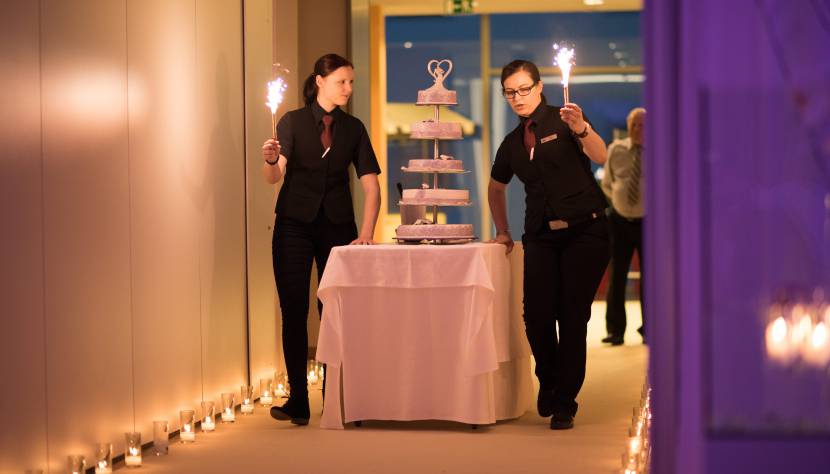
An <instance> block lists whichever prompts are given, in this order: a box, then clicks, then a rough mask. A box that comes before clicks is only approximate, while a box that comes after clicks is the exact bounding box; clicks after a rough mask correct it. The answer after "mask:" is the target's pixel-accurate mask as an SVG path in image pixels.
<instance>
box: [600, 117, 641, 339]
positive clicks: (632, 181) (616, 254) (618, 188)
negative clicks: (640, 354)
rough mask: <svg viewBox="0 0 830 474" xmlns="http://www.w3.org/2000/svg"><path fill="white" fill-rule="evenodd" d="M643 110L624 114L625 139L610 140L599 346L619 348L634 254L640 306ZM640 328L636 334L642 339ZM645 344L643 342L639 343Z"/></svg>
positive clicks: (623, 330)
mask: <svg viewBox="0 0 830 474" xmlns="http://www.w3.org/2000/svg"><path fill="white" fill-rule="evenodd" d="M645 117H646V109H644V108H642V107H637V108H635V109H632V110H631V112H629V113H628V118H627V119H626V125H627V127H628V137H627V138H625V139H622V140H614V142H613V143H611V145H610V146H609V147H608V161H607V162H606V163H605V175H604V176H603V179H602V190H603V192H604V193H605V195H606V196H607V197H608V199H609V200H610V201H611V208H610V214H609V218H608V221H609V224H610V228H611V281H610V285H609V287H608V309H607V311H606V313H605V325H606V329H607V331H608V337H606V338H605V339H603V340H602V342H605V343H609V344H611V345H614V346H619V345H622V344H623V335H624V334H625V326H626V315H625V287H626V284H627V282H628V268H629V266H630V265H631V258H632V257H633V256H634V250H636V251H637V255H638V256H639V259H640V275H641V277H640V282H641V284H640V304H641V305H642V302H643V285H642V269H643V216H644V209H643V179H642V177H643V175H642V169H643V166H642V154H643V125H644V122H645ZM644 329H645V319H644V320H643V326H641V327H640V328H639V329H638V331H639V332H640V334H641V335H644V334H645V333H644ZM643 340H644V341H645V338H644V339H643Z"/></svg>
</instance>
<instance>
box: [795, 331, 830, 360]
mask: <svg viewBox="0 0 830 474" xmlns="http://www.w3.org/2000/svg"><path fill="white" fill-rule="evenodd" d="M801 354H802V357H804V360H805V361H807V362H808V363H810V364H812V365H814V366H816V367H819V368H821V367H824V366H825V365H827V363H828V362H830V334H828V330H827V326H826V325H825V324H824V322H823V321H822V322H820V323H818V324H816V325H815V327H814V328H813V330H812V332H811V333H810V337H809V338H808V339H807V341H806V342H805V343H804V345H803V346H802V353H801Z"/></svg>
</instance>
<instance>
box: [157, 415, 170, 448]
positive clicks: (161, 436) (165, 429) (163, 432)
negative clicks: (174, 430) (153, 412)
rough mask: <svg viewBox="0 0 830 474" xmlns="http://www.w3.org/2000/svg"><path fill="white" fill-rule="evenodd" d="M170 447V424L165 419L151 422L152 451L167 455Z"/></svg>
mask: <svg viewBox="0 0 830 474" xmlns="http://www.w3.org/2000/svg"><path fill="white" fill-rule="evenodd" d="M169 447H170V424H169V423H168V422H167V421H166V420H165V421H162V420H158V421H154V422H153V453H155V455H156V456H167V453H168V450H169Z"/></svg>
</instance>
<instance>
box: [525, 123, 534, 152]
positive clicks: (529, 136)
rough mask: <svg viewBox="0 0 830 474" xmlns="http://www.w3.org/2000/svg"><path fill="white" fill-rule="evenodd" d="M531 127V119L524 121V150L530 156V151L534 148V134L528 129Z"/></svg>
mask: <svg viewBox="0 0 830 474" xmlns="http://www.w3.org/2000/svg"><path fill="white" fill-rule="evenodd" d="M532 125H533V119H527V120H525V133H524V142H525V150H527V154H528V155H530V150H532V149H533V147H535V146H536V134H535V133H533V130H532V129H531V128H530V127H531V126H532ZM530 159H531V160H532V159H533V155H531V158H530Z"/></svg>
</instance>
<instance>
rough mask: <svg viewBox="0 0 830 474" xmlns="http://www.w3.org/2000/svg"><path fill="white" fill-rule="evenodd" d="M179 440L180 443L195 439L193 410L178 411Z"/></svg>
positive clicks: (190, 441)
mask: <svg viewBox="0 0 830 474" xmlns="http://www.w3.org/2000/svg"><path fill="white" fill-rule="evenodd" d="M179 423H181V424H180V425H179V426H180V428H179V440H180V441H181V442H182V443H192V442H194V441H196V412H194V411H193V410H182V411H180V412H179Z"/></svg>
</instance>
